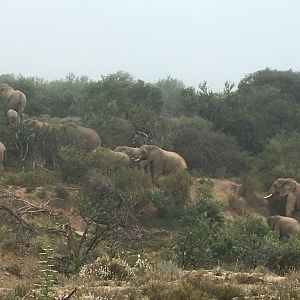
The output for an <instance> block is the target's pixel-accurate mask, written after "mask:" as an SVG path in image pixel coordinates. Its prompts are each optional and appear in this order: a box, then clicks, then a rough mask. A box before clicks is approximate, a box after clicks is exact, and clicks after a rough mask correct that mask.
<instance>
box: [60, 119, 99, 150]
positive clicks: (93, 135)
mask: <svg viewBox="0 0 300 300" xmlns="http://www.w3.org/2000/svg"><path fill="white" fill-rule="evenodd" d="M57 129H58V133H60V134H61V135H62V139H63V142H66V143H71V144H74V142H80V143H83V144H84V146H85V148H87V149H88V150H91V151H95V149H96V148H97V147H98V146H100V145H101V138H100V136H99V134H98V133H97V132H96V130H94V129H92V128H88V127H83V126H79V125H77V124H76V123H74V122H66V123H63V124H60V125H59V126H58V128H57ZM76 138H77V141H76Z"/></svg>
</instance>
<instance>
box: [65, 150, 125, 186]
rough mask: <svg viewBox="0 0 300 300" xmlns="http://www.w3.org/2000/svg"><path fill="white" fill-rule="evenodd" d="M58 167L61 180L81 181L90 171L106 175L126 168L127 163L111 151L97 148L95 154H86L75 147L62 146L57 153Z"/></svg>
mask: <svg viewBox="0 0 300 300" xmlns="http://www.w3.org/2000/svg"><path fill="white" fill-rule="evenodd" d="M59 165H60V171H61V176H62V179H63V180H68V181H75V182H78V181H81V180H82V179H84V178H85V177H86V175H87V174H88V172H89V171H90V170H99V171H101V172H104V173H105V172H106V173H107V174H109V173H112V172H114V171H115V170H116V169H117V168H121V167H126V166H127V167H128V163H127V162H126V161H124V160H123V159H122V157H119V156H118V155H115V154H114V153H113V152H112V151H111V150H109V149H104V148H99V149H97V151H96V152H88V153H87V152H86V151H84V150H82V149H78V148H77V147H75V146H64V147H62V148H61V149H60V151H59Z"/></svg>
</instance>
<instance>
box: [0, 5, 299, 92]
mask: <svg viewBox="0 0 300 300" xmlns="http://www.w3.org/2000/svg"><path fill="white" fill-rule="evenodd" d="M0 31H1V39H0V54H1V55H0V57H1V59H0V74H5V73H15V74H22V75H25V76H38V77H42V78H45V79H61V78H64V77H65V76H66V75H67V74H68V73H71V72H72V73H74V74H75V75H87V76H88V77H89V78H92V79H98V78H100V75H107V74H110V73H113V72H116V71H119V70H123V71H127V72H129V73H130V74H132V75H133V76H134V77H136V78H140V79H143V80H145V81H151V82H156V81H157V80H158V79H161V78H165V77H166V76H168V75H171V76H172V77H175V78H178V79H179V80H182V81H183V82H184V83H185V84H186V85H194V86H196V85H198V83H199V82H202V81H203V80H206V81H208V85H209V86H210V87H211V88H212V89H213V90H221V89H222V88H223V85H224V82H225V80H231V81H233V82H236V83H237V82H239V81H240V79H241V78H242V77H243V76H245V75H246V74H248V73H251V72H254V71H257V70H259V69H264V68H265V67H270V68H276V69H281V70H283V69H284V70H286V69H290V68H291V69H293V70H295V71H299V70H300V39H299V37H300V1H297V0H281V1H279V0H251V1H250V0H0Z"/></svg>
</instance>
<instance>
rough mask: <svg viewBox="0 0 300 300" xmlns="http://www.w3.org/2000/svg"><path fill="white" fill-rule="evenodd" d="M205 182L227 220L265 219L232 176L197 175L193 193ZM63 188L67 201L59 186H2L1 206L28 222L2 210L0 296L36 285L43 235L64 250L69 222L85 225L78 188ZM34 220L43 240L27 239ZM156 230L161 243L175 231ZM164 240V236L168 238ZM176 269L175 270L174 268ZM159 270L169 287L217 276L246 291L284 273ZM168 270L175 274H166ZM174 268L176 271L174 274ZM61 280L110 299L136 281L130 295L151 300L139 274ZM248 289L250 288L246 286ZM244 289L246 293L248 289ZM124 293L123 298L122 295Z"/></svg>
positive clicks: (62, 287)
mask: <svg viewBox="0 0 300 300" xmlns="http://www.w3.org/2000/svg"><path fill="white" fill-rule="evenodd" d="M12 175H14V174H9V173H5V175H4V178H3V179H2V180H5V178H6V180H7V178H10V177H11V176H12ZM203 183H206V184H207V183H209V185H213V189H212V193H213V197H214V201H216V202H220V203H222V206H223V208H224V216H225V218H226V219H228V220H232V219H234V218H237V217H239V216H242V215H243V214H244V213H245V211H247V212H248V213H250V214H251V215H254V216H259V217H264V216H265V215H266V213H267V210H266V206H265V205H263V202H262V203H259V204H257V203H256V204H254V203H253V202H251V201H246V200H245V199H244V198H243V197H241V196H240V195H239V193H240V191H239V188H240V187H241V186H240V185H238V184H236V183H235V182H233V181H230V180H220V179H205V178H193V185H192V187H191V194H193V195H194V196H195V194H196V192H195V190H197V189H200V190H201V185H203ZM64 188H65V189H67V190H68V191H69V193H70V197H68V199H62V198H59V197H58V196H57V191H55V186H49V185H48V186H45V187H43V186H40V187H36V188H34V189H33V190H30V189H28V188H25V187H24V188H22V187H20V186H15V185H14V186H12V185H3V186H2V188H1V202H0V205H3V206H5V207H7V208H9V209H11V211H12V212H14V214H16V215H17V216H18V217H20V218H21V219H22V220H24V222H25V223H24V224H25V225H24V224H21V225H20V221H19V220H18V219H16V218H15V217H13V216H11V215H10V214H9V213H8V214H7V212H6V211H5V210H3V209H2V210H1V215H2V219H3V218H4V219H5V220H6V224H7V225H5V226H4V225H2V227H1V232H2V234H1V236H2V238H1V241H0V248H1V256H2V257H1V260H0V283H1V284H0V286H1V289H0V294H1V297H2V298H1V299H10V298H5V297H8V296H4V295H10V294H13V293H14V291H16V290H17V291H18V292H19V293H21V294H22V295H23V294H24V293H25V292H27V291H29V290H28V288H29V287H30V286H33V284H34V283H36V282H37V281H39V277H38V276H40V269H41V266H40V264H39V260H40V256H39V254H38V253H39V251H40V250H39V249H38V248H39V244H40V243H42V242H43V239H44V240H45V241H46V240H48V242H49V241H50V243H51V247H52V248H53V249H60V252H61V251H62V249H64V248H65V247H66V245H67V242H68V241H67V240H68V234H67V229H66V225H68V226H69V227H70V229H71V230H72V231H73V232H76V233H77V235H78V236H80V235H82V232H83V230H84V228H85V222H84V220H83V219H82V217H81V216H80V215H79V211H78V209H77V207H76V203H74V199H76V197H77V196H78V190H79V189H78V188H76V187H74V186H67V185H64ZM261 201H262V200H261ZM148 213H149V211H148ZM30 223H34V224H36V225H38V226H42V227H43V228H44V229H43V234H42V235H41V236H40V237H39V239H36V238H34V237H32V236H30V234H29V235H28V236H27V237H26V235H27V233H26V229H24V228H22V227H24V226H26V225H27V224H30ZM153 229H154V228H152V229H147V230H149V231H151V230H153ZM16 230H17V231H16ZM157 230H158V231H161V232H162V234H161V235H160V236H161V238H162V241H161V245H163V244H164V243H168V242H167V240H168V235H172V234H173V233H172V232H171V231H170V232H166V231H165V229H160V228H159V227H157ZM20 231H21V232H23V234H22V235H23V236H22V238H20V235H19V232H20ZM24 235H25V236H24ZM18 239H20V240H18ZM163 240H165V242H164V241H163ZM66 250H67V249H66ZM55 251H56V250H55ZM151 251H153V250H151V248H149V249H147V248H145V249H144V254H143V255H144V256H146V257H148V258H149V259H150V258H151V257H155V255H156V256H157V254H154V253H153V254H151ZM155 251H156V252H157V251H158V252H160V251H164V250H163V246H162V248H161V249H156V250H155ZM153 255H154V256H153ZM61 257H62V256H61V254H59V255H58V258H61ZM169 268H171V269H169ZM172 268H174V270H173V271H172ZM151 272H152V271H151ZM151 272H150V270H149V274H148V275H147V276H150V277H151V278H152V277H153V278H152V279H151V280H153V282H152V284H153V285H157V284H159V281H157V280H158V278H157V276H158V274H155V272H154V273H151ZM160 272H163V274H164V275H163V276H166V283H165V284H166V285H167V286H168V285H170V284H172V285H174V284H175V285H176V284H178V283H180V282H181V281H182V282H190V281H191V282H194V280H195V278H198V277H199V278H201V280H204V282H206V283H205V284H209V283H208V282H207V281H209V282H215V281H216V280H217V282H218V284H220V285H221V286H222V285H223V284H226V285H227V284H229V285H231V284H233V286H234V287H236V288H237V289H238V290H240V288H241V290H245V291H247V290H250V286H249V284H250V285H253V287H251V289H252V288H254V287H255V288H257V289H265V288H267V287H268V288H269V287H270V286H272V285H275V284H276V282H277V280H280V281H282V280H285V279H284V278H283V277H278V279H277V277H276V276H275V277H274V275H272V276H268V275H266V274H256V273H253V274H252V273H251V274H248V273H230V272H229V273H228V272H225V271H218V272H217V273H220V274H218V275H213V274H214V272H207V271H197V272H196V271H193V272H192V273H190V272H186V271H183V270H180V269H178V268H177V267H175V265H174V266H172V265H170V266H169V267H168V266H167V265H166V266H165V267H162V269H161V270H160ZM169 272H171V273H170V274H168V273H169ZM172 272H175V273H174V274H173V275H171V274H172ZM217 273H216V274H217ZM137 276H139V275H137ZM194 277H195V278H194ZM59 278H60V279H59V282H58V285H57V286H55V290H57V291H59V293H61V294H67V293H68V292H70V291H72V290H73V289H74V288H75V287H77V288H79V290H80V293H82V294H84V293H86V292H89V293H93V292H96V291H97V293H99V295H100V294H101V295H103V296H104V295H119V296H113V298H112V299H125V298H126V297H125V295H126V294H127V295H128V297H130V296H129V295H131V294H132V293H133V290H135V289H136V285H138V290H135V292H134V294H135V295H136V297H137V298H130V299H148V298H147V297H146V296H145V297H144V298H143V297H142V296H141V295H140V296H138V295H139V294H140V293H141V291H142V290H143V289H148V288H149V287H147V283H146V282H141V283H139V281H140V280H142V279H139V277H137V278H134V279H130V280H129V282H127V281H125V282H123V281H121V282H119V281H118V280H116V281H114V280H113V281H111V280H110V281H108V282H103V280H100V282H99V281H97V279H96V278H95V279H93V280H89V281H84V283H82V279H81V278H80V277H77V276H75V277H71V278H67V277H63V276H62V275H61V276H60V277H59ZM208 279H209V280H208ZM142 281H143V280H142ZM244 281H246V282H244ZM248 281H249V284H248ZM245 283H247V285H245ZM180 284H181V283H180ZM99 285H100V286H99ZM107 285H109V287H107ZM239 285H241V287H239ZM245 287H247V288H246V289H245ZM245 291H244V292H243V293H245ZM121 294H122V295H123V296H124V297H125V298H118V297H120V295H121ZM114 297H116V298H114ZM139 297H141V298H139ZM126 299H127V298H126ZM150 299H152V298H150Z"/></svg>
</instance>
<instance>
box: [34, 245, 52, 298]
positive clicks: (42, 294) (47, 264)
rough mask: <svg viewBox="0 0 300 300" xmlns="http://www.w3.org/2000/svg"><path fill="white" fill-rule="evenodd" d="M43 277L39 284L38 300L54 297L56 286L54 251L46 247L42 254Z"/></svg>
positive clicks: (41, 276)
mask: <svg viewBox="0 0 300 300" xmlns="http://www.w3.org/2000/svg"><path fill="white" fill-rule="evenodd" d="M40 258H41V260H40V265H41V270H40V271H41V275H40V278H39V283H38V284H37V287H38V290H37V295H38V296H37V299H38V300H47V299H49V298H51V297H53V295H54V285H55V283H56V277H57V276H56V271H54V270H53V264H52V261H53V249H51V248H50V246H44V247H43V252H41V253H40Z"/></svg>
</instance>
